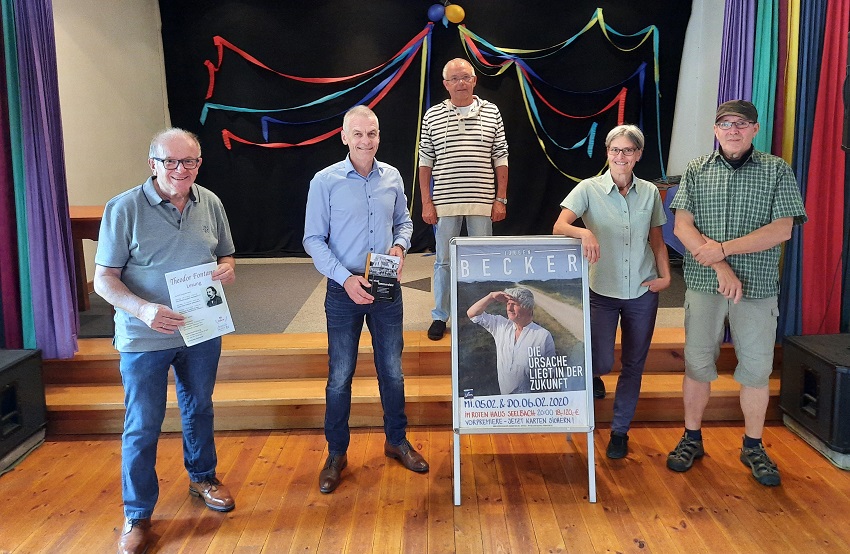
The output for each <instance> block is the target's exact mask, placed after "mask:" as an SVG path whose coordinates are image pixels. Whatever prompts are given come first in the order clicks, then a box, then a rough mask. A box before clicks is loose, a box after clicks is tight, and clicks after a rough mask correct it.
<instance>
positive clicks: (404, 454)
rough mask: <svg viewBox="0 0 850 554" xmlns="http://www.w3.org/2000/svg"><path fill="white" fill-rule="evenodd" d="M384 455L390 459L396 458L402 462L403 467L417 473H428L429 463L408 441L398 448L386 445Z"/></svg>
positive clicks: (386, 443)
mask: <svg viewBox="0 0 850 554" xmlns="http://www.w3.org/2000/svg"><path fill="white" fill-rule="evenodd" d="M384 454H385V455H386V456H387V457H389V458H395V459H396V460H398V461H400V462H401V465H403V466H404V467H406V468H407V469H409V470H410V471H415V472H416V473H426V472H427V471H428V469H429V468H428V462H426V461H425V458H423V457H422V454H420V453H419V452H417V451H416V449H415V448H413V446H412V445H411V444H410V442H409V441H408V440H407V439H404V442H403V443H401V444H400V445H398V446H393V445H391V444H390V443H388V442H385V443H384Z"/></svg>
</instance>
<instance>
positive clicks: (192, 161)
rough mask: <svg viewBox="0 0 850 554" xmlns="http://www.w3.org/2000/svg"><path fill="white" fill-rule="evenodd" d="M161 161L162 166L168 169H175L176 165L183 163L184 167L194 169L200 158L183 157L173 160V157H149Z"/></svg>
mask: <svg viewBox="0 0 850 554" xmlns="http://www.w3.org/2000/svg"><path fill="white" fill-rule="evenodd" d="M151 159H152V160H156V161H158V162H160V163H162V167H164V168H165V169H168V170H172V169H177V166H179V165H180V164H183V168H184V169H195V168H196V167H198V165H199V164H200V163H201V158H183V159H182V160H175V159H173V158H151Z"/></svg>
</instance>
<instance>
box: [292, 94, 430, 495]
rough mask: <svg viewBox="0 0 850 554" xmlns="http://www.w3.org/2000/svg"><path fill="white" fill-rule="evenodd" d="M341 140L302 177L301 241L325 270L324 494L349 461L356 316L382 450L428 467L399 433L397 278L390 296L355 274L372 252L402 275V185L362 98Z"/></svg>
mask: <svg viewBox="0 0 850 554" xmlns="http://www.w3.org/2000/svg"><path fill="white" fill-rule="evenodd" d="M342 142H343V144H345V145H347V146H348V150H349V154H348V157H347V158H346V159H345V160H343V161H341V162H338V163H335V164H333V165H331V166H329V167H326V168H325V169H323V170H322V171H319V172H318V173H316V175H315V177H313V180H312V181H310V191H309V193H308V195H307V211H306V217H305V223H304V241H303V244H304V249H305V250H306V251H307V253H308V254H309V255H310V256H311V257H312V258H313V264H314V265H315V266H316V269H318V270H319V272H321V273H322V275H324V276H325V277H327V278H328V285H327V286H328V288H327V294H326V296H325V314H326V316H327V321H328V367H329V372H328V385H327V388H326V389H325V403H326V406H325V438H326V439H327V441H328V458H327V460H326V462H325V465H324V467H323V469H322V471H321V473H320V474H319V490H320V491H321V492H323V493H325V494H327V493H330V492H333V491H334V490H335V489H336V488H337V487H338V486H339V483H340V480H341V473H342V470H343V469H344V468H345V466H346V465H347V464H348V458H347V456H346V452H347V450H348V444H349V439H350V432H349V427H348V418H349V415H350V413H351V380H352V378H353V377H354V369H355V367H356V365H357V348H358V344H359V342H360V333H361V330H362V329H363V320H364V318H365V320H366V325H367V326H368V327H369V332H370V333H371V334H372V347H373V350H374V359H375V367H376V369H377V373H378V389H379V391H380V394H381V404H382V406H383V408H384V433H385V434H386V442H385V444H384V454H386V455H387V456H388V457H391V458H396V459H398V460H399V461H401V463H402V464H403V465H404V466H405V467H406V468H407V469H409V470H411V471H415V472H418V473H424V472H427V471H428V463H427V462H426V461H425V459H424V458H423V457H422V455H420V454H419V453H418V452H417V451H416V449H415V448H414V447H413V446H412V445H411V444H410V442H408V440H407V438H406V428H407V416H406V415H405V413H404V374H403V373H402V369H401V351H402V348H404V337H403V334H402V316H403V312H402V300H401V286H400V284H399V283H396V284H395V287H394V290H393V293H392V300H390V301H376V300H375V297H374V296H372V294H370V291H369V288H370V284H369V281H368V280H366V279H365V278H364V277H363V274H364V271H365V266H366V256H367V255H368V254H370V253H377V254H390V255H393V256H399V257H400V258H402V263H401V264H400V265H399V270H398V271H399V277H401V270H402V267H403V265H404V264H403V259H404V253H405V250H407V248H409V246H410V236H411V234H412V233H413V221H411V219H410V212H409V211H408V209H407V197H406V196H405V194H404V183H403V181H402V179H401V174H400V173H399V172H398V170H397V169H396V168H394V167H392V166H390V165H387V164H385V163H382V162H379V161H377V160H376V159H375V153H376V152H377V151H378V145H379V143H380V131H379V128H378V118H377V116H376V115H375V113H374V112H372V110H370V109H369V108H367V107H366V106H355V107H354V108H352V109H351V110H349V111H348V113H346V114H345V118H344V120H343V124H342Z"/></svg>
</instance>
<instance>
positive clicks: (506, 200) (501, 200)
mask: <svg viewBox="0 0 850 554" xmlns="http://www.w3.org/2000/svg"><path fill="white" fill-rule="evenodd" d="M496 202H501V203H502V204H504V205H505V206H507V205H508V199H507V198H496Z"/></svg>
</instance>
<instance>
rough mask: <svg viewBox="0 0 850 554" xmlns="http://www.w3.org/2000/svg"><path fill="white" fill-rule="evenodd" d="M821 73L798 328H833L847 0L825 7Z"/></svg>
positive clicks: (849, 17)
mask: <svg viewBox="0 0 850 554" xmlns="http://www.w3.org/2000/svg"><path fill="white" fill-rule="evenodd" d="M826 21H829V22H831V23H830V24H829V25H827V26H826V33H825V35H824V44H823V55H822V57H821V73H820V81H819V83H818V97H817V107H816V109H815V123H814V133H813V135H812V153H811V162H810V164H809V174H808V186H807V192H806V212H807V214H808V216H809V221H808V223H806V225H805V228H804V229H803V314H802V315H803V334H804V335H809V334H831V333H838V332H839V323H840V315H841V249H842V245H843V241H844V233H845V232H846V230H845V229H844V203H845V201H846V199H845V198H844V186H843V185H842V184H843V183H844V178H845V177H844V165H845V162H844V160H845V158H844V152H843V151H842V150H841V132H842V122H843V118H844V105H843V100H842V90H841V89H842V85H843V83H844V76H845V67H846V65H847V33H848V26H850V0H831V1H830V2H829V3H828V4H827V7H826Z"/></svg>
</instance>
